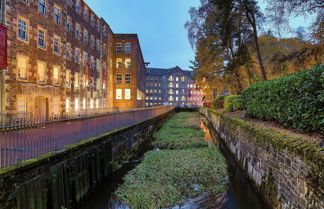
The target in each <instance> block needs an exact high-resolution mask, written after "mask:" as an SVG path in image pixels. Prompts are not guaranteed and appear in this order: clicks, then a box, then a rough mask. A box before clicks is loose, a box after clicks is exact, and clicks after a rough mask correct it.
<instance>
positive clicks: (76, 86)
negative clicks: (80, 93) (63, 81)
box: [74, 73, 80, 89]
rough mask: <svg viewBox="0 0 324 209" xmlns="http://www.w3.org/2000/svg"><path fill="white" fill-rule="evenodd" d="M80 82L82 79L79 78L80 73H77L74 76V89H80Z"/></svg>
mask: <svg viewBox="0 0 324 209" xmlns="http://www.w3.org/2000/svg"><path fill="white" fill-rule="evenodd" d="M79 82H80V78H79V73H75V74H74V88H76V89H77V88H79Z"/></svg>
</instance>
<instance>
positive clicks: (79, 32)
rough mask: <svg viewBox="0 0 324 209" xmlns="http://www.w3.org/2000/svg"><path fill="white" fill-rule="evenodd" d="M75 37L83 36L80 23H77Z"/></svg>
mask: <svg viewBox="0 0 324 209" xmlns="http://www.w3.org/2000/svg"><path fill="white" fill-rule="evenodd" d="M75 37H76V38H78V39H80V38H81V26H80V25H79V24H75Z"/></svg>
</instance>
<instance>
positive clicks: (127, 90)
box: [125, 89, 131, 99]
mask: <svg viewBox="0 0 324 209" xmlns="http://www.w3.org/2000/svg"><path fill="white" fill-rule="evenodd" d="M125 99H131V90H130V89H125Z"/></svg>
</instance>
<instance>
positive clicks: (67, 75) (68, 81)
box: [65, 70, 71, 87]
mask: <svg viewBox="0 0 324 209" xmlns="http://www.w3.org/2000/svg"><path fill="white" fill-rule="evenodd" d="M65 85H66V86H67V87H71V71H69V70H67V71H66V72H65Z"/></svg>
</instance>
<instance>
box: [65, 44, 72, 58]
mask: <svg viewBox="0 0 324 209" xmlns="http://www.w3.org/2000/svg"><path fill="white" fill-rule="evenodd" d="M65 57H66V59H68V60H71V44H70V43H67V44H66V47H65Z"/></svg>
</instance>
